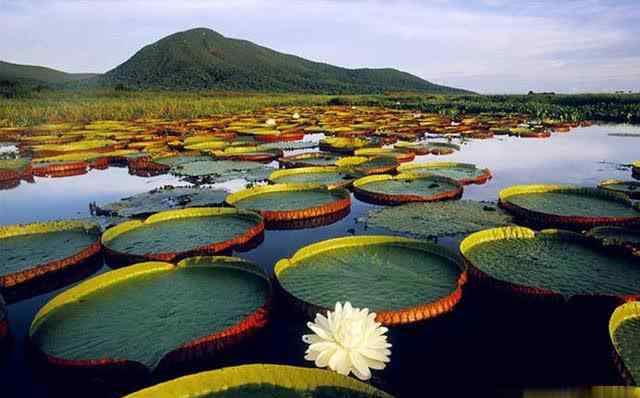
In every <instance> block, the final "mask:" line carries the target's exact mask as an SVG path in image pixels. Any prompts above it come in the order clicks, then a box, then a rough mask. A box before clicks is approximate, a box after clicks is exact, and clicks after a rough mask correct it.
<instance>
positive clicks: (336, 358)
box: [329, 349, 351, 375]
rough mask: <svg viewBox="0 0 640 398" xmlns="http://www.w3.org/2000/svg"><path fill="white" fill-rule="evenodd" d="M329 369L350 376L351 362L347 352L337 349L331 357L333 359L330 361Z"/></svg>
mask: <svg viewBox="0 0 640 398" xmlns="http://www.w3.org/2000/svg"><path fill="white" fill-rule="evenodd" d="M329 367H330V368H331V370H334V371H336V372H338V373H340V374H343V375H348V374H349V370H350V369H351V362H350V361H349V356H348V355H347V351H345V350H342V349H337V350H336V351H335V353H334V354H333V355H332V356H331V359H329Z"/></svg>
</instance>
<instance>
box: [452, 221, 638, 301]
mask: <svg viewBox="0 0 640 398" xmlns="http://www.w3.org/2000/svg"><path fill="white" fill-rule="evenodd" d="M460 250H461V252H462V254H463V255H464V256H465V258H466V259H467V260H468V261H469V262H470V263H471V264H472V265H473V266H474V267H475V268H476V269H478V270H480V271H481V272H483V273H484V274H486V275H488V276H489V277H491V278H492V279H494V280H497V281H500V282H503V283H507V284H509V285H512V286H521V287H524V288H525V289H542V290H544V291H548V292H553V293H556V294H559V295H562V296H564V297H565V298H571V297H573V296H576V295H606V296H633V295H640V267H638V265H637V264H634V263H633V261H631V260H629V259H627V258H625V257H616V256H611V255H609V254H608V253H607V252H605V251H603V250H601V249H599V248H598V247H597V246H594V245H593V244H592V242H591V241H590V240H589V239H588V238H586V237H584V236H582V235H580V234H576V233H573V232H568V231H558V230H545V231H542V232H540V233H535V232H534V231H532V230H530V229H528V228H522V227H506V228H497V229H490V230H485V231H482V232H477V233H475V234H472V235H470V236H468V237H467V238H466V239H465V240H464V241H462V243H461V245H460Z"/></svg>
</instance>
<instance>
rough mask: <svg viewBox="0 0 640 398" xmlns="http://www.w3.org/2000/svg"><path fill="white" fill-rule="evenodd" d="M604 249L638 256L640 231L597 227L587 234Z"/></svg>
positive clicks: (639, 252)
mask: <svg viewBox="0 0 640 398" xmlns="http://www.w3.org/2000/svg"><path fill="white" fill-rule="evenodd" d="M587 235H588V236H590V237H592V238H594V239H596V240H598V241H599V242H600V243H601V244H602V245H603V246H604V247H607V248H610V249H614V250H616V251H620V252H622V253H626V254H631V255H633V256H640V230H638V229H629V228H621V227H609V226H605V227H597V228H593V229H592V230H590V231H589V232H588V233H587Z"/></svg>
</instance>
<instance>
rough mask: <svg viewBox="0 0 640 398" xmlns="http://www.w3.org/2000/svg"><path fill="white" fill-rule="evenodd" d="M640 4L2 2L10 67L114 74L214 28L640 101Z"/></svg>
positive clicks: (362, 58) (372, 59) (374, 61)
mask: <svg viewBox="0 0 640 398" xmlns="http://www.w3.org/2000/svg"><path fill="white" fill-rule="evenodd" d="M638 21H640V0H611V1H606V0H556V1H550V0H538V1H535V0H529V1H507V0H467V1H465V0H434V1H419V0H386V1H382V0H380V1H378V0H371V1H365V0H342V1H340V0H322V1H306V0H298V1H296V0H293V1H284V0H270V1H257V0H228V1H218V0H182V1H169V0H130V1H126V0H91V1H82V0H0V60H5V61H9V62H16V63H26V64H38V65H46V66H50V67H54V68H57V69H61V70H65V71H69V72H105V71H107V70H109V69H111V68H113V67H115V66H116V65H118V64H120V63H122V62H123V61H125V60H126V59H127V58H129V57H130V56H131V55H133V53H134V52H135V51H137V50H138V49H140V48H141V47H142V46H144V45H146V44H149V43H151V42H154V41H156V40H158V39H160V38H162V37H164V36H166V35H168V34H171V33H174V32H176V31H180V30H186V29H190V28H193V27H208V28H211V29H214V30H216V31H218V32H220V33H222V34H223V35H225V36H229V37H236V38H243V39H247V40H251V41H253V42H256V43H258V44H261V45H264V46H267V47H270V48H273V49H275V50H278V51H282V52H287V53H291V54H295V55H299V56H301V57H305V58H308V59H312V60H316V61H322V62H328V63H331V64H335V65H340V66H345V67H352V68H355V67H394V68H397V69H401V70H405V71H407V72H410V73H413V74H416V75H418V76H420V77H422V78H424V79H427V80H430V81H433V82H436V83H440V84H446V85H451V86H456V87H463V88H467V89H470V90H474V91H478V92H482V93H513V92H516V93H517V92H526V91H528V90H530V89H532V90H535V91H558V92H594V91H613V90H622V89H624V90H634V91H640V40H639V39H638V38H639V37H640V22H638Z"/></svg>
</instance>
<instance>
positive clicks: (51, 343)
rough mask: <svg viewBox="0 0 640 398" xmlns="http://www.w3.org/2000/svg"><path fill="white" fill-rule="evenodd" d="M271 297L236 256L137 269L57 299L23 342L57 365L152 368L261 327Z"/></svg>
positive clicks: (259, 275) (264, 282) (256, 273)
mask: <svg viewBox="0 0 640 398" xmlns="http://www.w3.org/2000/svg"><path fill="white" fill-rule="evenodd" d="M270 296H271V289H270V285H269V281H268V278H267V277H266V275H264V273H263V272H262V271H261V269H260V268H259V267H258V266H255V265H253V264H250V263H247V262H246V261H244V260H241V259H238V258H233V257H194V258H188V259H185V260H183V261H181V262H179V263H178V264H177V265H173V264H169V263H163V262H147V263H140V264H135V265H132V266H130V267H125V268H122V269H119V270H115V271H110V272H107V273H105V274H101V275H99V276H97V277H95V278H92V279H89V280H87V281H85V282H83V283H81V284H79V285H78V286H76V287H73V288H71V289H69V290H67V291H65V292H63V293H61V294H60V295H58V296H56V297H55V298H53V300H51V301H49V302H48V303H47V304H46V305H45V306H44V307H43V308H42V309H41V310H40V311H39V312H38V313H37V314H36V316H35V319H34V321H33V323H32V324H31V329H30V332H29V337H30V339H31V342H32V343H33V344H34V346H35V347H36V348H37V349H38V350H39V351H41V352H42V353H43V354H44V355H45V356H46V358H47V359H48V360H49V361H51V362H52V363H54V364H57V365H62V366H65V365H66V366H72V367H82V366H85V367H90V366H96V365H97V366H105V367H107V366H126V365H128V364H129V365H130V364H132V363H133V364H140V365H142V366H144V367H146V368H148V369H150V370H156V369H157V368H158V367H161V366H162V365H166V366H170V365H174V362H182V361H189V360H195V359H198V357H203V356H207V355H211V354H210V353H212V352H214V351H217V350H220V349H221V348H226V347H227V346H229V345H230V344H233V343H237V342H239V341H241V340H242V339H243V338H246V337H247V336H248V335H250V334H251V333H252V332H255V331H256V330H258V329H260V328H262V327H263V326H264V325H265V323H266V321H267V317H268V308H269V307H268V304H269V300H270ZM98 360H99V361H98ZM162 362H164V364H162Z"/></svg>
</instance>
